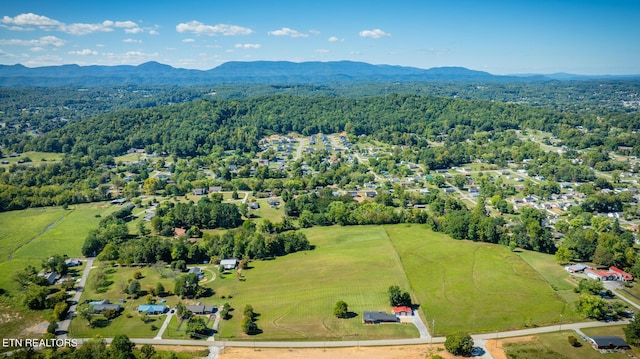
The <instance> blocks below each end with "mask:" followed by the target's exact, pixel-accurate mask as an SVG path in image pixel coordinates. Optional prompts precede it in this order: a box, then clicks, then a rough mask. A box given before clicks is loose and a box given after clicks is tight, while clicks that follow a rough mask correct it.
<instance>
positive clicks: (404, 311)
mask: <svg viewBox="0 0 640 359" xmlns="http://www.w3.org/2000/svg"><path fill="white" fill-rule="evenodd" d="M393 314H395V315H396V316H398V317H406V316H412V315H413V309H411V307H407V306H400V307H393Z"/></svg>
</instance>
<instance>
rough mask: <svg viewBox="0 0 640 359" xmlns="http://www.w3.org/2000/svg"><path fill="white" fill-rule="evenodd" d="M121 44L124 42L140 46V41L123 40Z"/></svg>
mask: <svg viewBox="0 0 640 359" xmlns="http://www.w3.org/2000/svg"><path fill="white" fill-rule="evenodd" d="M122 42H126V43H127V44H141V43H142V40H136V39H124V40H122Z"/></svg>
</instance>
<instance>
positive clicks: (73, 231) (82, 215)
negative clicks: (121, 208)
mask: <svg viewBox="0 0 640 359" xmlns="http://www.w3.org/2000/svg"><path fill="white" fill-rule="evenodd" d="M117 208H118V207H116V206H112V205H109V204H107V203H92V204H82V205H77V206H71V207H69V209H68V210H64V209H62V207H47V208H30V209H26V210H21V211H11V212H3V213H0V228H2V231H0V254H1V255H2V256H1V257H0V272H1V273H9V274H8V275H3V276H0V288H4V289H6V290H9V291H11V290H15V289H17V288H16V287H15V285H14V283H13V282H12V281H11V275H10V273H13V272H15V271H16V270H18V269H21V268H24V266H26V265H29V264H30V265H33V266H34V267H36V268H37V269H39V268H40V264H41V261H42V260H43V259H46V258H49V257H50V256H51V255H53V254H66V255H68V256H69V257H79V256H81V248H82V243H83V242H84V239H85V237H86V236H87V234H88V233H89V231H90V230H92V229H95V228H97V226H98V222H99V221H100V218H99V217H96V215H100V216H101V217H104V216H106V215H108V214H110V213H111V212H113V211H114V210H116V209H117ZM11 253H13V256H12V259H11V260H9V255H10V254H11Z"/></svg>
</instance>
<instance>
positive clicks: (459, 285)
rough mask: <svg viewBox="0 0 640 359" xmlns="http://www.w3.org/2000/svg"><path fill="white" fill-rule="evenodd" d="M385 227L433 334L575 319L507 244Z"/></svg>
mask: <svg viewBox="0 0 640 359" xmlns="http://www.w3.org/2000/svg"><path fill="white" fill-rule="evenodd" d="M384 229H385V230H386V232H387V233H388V235H389V237H390V238H391V240H392V242H393V245H394V246H395V248H396V250H397V252H398V254H399V256H400V259H401V260H402V263H403V265H404V269H405V271H406V273H407V277H408V278H409V281H410V283H411V287H412V289H413V293H414V294H415V297H416V298H417V300H418V302H419V304H420V306H421V307H420V308H421V310H422V313H423V314H424V315H425V316H426V319H427V321H428V323H429V324H430V325H431V324H432V323H433V320H434V319H435V327H436V334H437V335H443V334H447V333H452V332H455V331H458V330H463V331H466V332H471V333H477V332H488V331H494V330H507V329H513V328H523V327H527V326H542V325H550V324H557V323H559V321H560V315H561V314H562V315H563V321H565V322H570V321H573V320H577V319H579V318H580V317H579V315H578V314H577V313H576V312H575V310H574V306H573V305H571V304H568V303H567V302H565V301H564V300H563V299H562V298H561V297H560V296H559V295H558V293H557V292H555V291H554V290H553V288H552V287H551V285H549V284H548V283H547V282H546V281H545V280H544V279H543V277H542V276H541V275H540V274H539V273H538V272H536V271H535V270H534V269H533V268H532V267H531V266H529V265H528V264H527V263H526V262H525V261H524V260H522V258H520V257H519V256H518V255H517V254H516V253H512V252H511V251H509V249H508V248H506V247H504V246H499V245H492V244H487V243H475V242H470V241H456V240H453V239H451V238H450V237H448V236H446V235H444V234H442V233H435V232H433V231H431V230H429V229H427V228H426V227H424V226H418V225H406V224H404V225H394V226H385V227H384Z"/></svg>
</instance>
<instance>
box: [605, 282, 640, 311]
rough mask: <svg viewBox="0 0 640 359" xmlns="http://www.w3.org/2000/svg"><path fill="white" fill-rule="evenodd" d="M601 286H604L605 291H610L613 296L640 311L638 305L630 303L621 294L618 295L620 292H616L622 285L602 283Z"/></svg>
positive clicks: (618, 283)
mask: <svg viewBox="0 0 640 359" xmlns="http://www.w3.org/2000/svg"><path fill="white" fill-rule="evenodd" d="M602 284H603V285H604V288H605V289H608V290H610V291H612V292H613V294H615V295H616V296H617V297H618V298H620V299H622V300H624V301H625V302H627V303H629V305H631V306H633V307H634V308H636V309H640V305H638V304H636V303H634V302H632V301H631V300H630V299H629V298H627V297H625V296H624V295H623V294H621V293H620V291H619V290H618V289H620V288H621V287H622V284H621V283H620V282H611V281H604V282H602Z"/></svg>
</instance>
